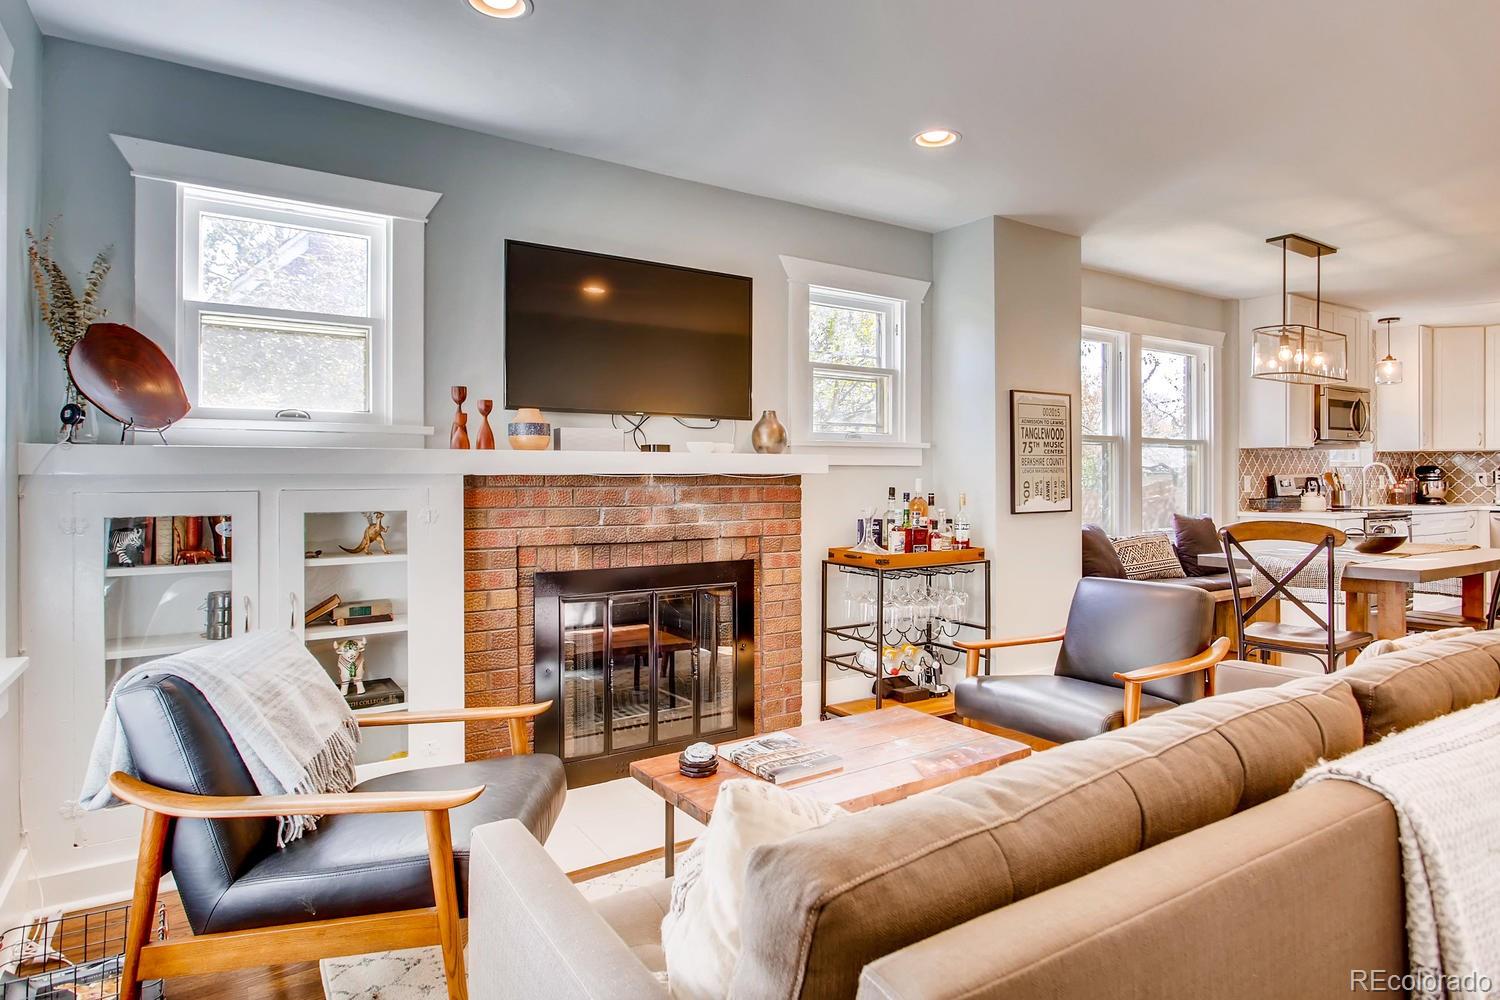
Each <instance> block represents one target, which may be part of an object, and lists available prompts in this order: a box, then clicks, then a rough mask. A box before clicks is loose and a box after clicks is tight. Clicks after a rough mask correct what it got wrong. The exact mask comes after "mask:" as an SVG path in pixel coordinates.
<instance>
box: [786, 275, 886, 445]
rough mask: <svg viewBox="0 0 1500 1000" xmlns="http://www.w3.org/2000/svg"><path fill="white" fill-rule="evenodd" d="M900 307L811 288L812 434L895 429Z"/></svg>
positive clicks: (864, 434) (866, 434)
mask: <svg viewBox="0 0 1500 1000" xmlns="http://www.w3.org/2000/svg"><path fill="white" fill-rule="evenodd" d="M902 305H903V304H902V303H901V302H899V301H897V300H895V299H886V298H881V297H878V296H873V295H859V294H855V293H853V292H843V291H837V290H834V289H828V288H816V287H815V288H812V289H811V290H810V292H809V304H808V342H807V352H808V361H809V362H810V364H811V370H812V429H813V433H815V434H826V435H839V436H842V437H846V438H869V439H880V438H888V437H890V436H892V435H893V434H894V433H895V430H894V422H895V415H894V412H893V411H894V409H895V405H896V400H897V399H899V393H898V383H899V380H900V365H899V361H898V359H899V358H900V346H899V338H900V316H901V311H902Z"/></svg>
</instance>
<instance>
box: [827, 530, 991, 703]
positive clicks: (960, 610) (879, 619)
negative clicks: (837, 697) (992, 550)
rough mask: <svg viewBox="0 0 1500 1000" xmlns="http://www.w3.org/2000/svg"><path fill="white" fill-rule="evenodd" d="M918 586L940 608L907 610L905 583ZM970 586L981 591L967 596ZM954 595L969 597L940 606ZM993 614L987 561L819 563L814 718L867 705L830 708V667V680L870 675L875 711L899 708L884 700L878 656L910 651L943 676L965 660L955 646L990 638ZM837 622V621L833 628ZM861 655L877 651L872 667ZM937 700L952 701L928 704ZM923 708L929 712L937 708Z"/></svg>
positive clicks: (986, 669)
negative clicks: (902, 593)
mask: <svg viewBox="0 0 1500 1000" xmlns="http://www.w3.org/2000/svg"><path fill="white" fill-rule="evenodd" d="M919 581H920V584H919V585H920V586H922V589H923V590H924V591H925V594H926V598H925V599H926V600H932V599H933V595H939V599H938V601H937V606H936V607H929V609H928V612H927V613H921V612H912V611H911V609H910V608H909V607H907V608H903V607H902V606H901V601H900V599H899V595H900V591H901V588H902V586H903V583H905V584H908V585H910V584H917V583H918V582H919ZM974 582H978V583H979V584H980V586H979V587H977V588H973V590H972V592H971V589H970V588H971V585H972V584H973V583H974ZM861 585H863V587H864V591H863V595H862V596H856V595H855V588H857V587H860V586H861ZM960 586H962V589H960ZM838 590H842V593H841V594H840V593H837V591H838ZM871 591H873V593H871ZM954 591H957V592H959V593H963V594H965V595H967V599H966V600H965V601H964V602H963V603H961V604H957V605H956V606H955V604H954V603H952V602H950V603H949V604H948V606H947V607H946V608H944V607H943V606H942V603H943V602H942V600H941V599H940V598H941V596H943V595H947V594H949V593H952V592H954ZM835 603H840V604H841V606H842V608H843V611H844V613H843V614H842V615H838V614H837V612H836V610H835V607H834V604H835ZM990 617H991V612H990V561H989V560H988V559H985V558H978V559H975V560H972V561H969V562H942V563H935V564H933V565H926V566H924V565H900V566H881V565H867V566H856V565H849V564H848V563H846V562H843V561H840V560H837V559H824V560H823V578H822V614H821V618H820V624H821V628H820V633H821V634H820V636H819V638H820V663H819V670H818V717H819V718H820V719H827V718H829V717H830V716H832V715H847V714H850V713H852V712H854V711H863V710H868V709H869V708H870V707H871V700H870V699H860V700H858V701H853V702H839V703H836V704H830V703H829V701H828V681H829V677H830V673H829V671H830V669H832V670H833V676H838V675H841V674H844V673H857V674H863V675H864V676H866V677H869V678H870V680H871V688H872V690H873V695H874V698H873V707H874V708H875V709H876V710H879V709H881V708H883V707H886V706H887V705H894V704H897V702H896V701H894V700H893V699H890V698H887V697H884V695H883V694H882V692H881V690H880V684H879V683H877V682H878V680H879V678H880V677H881V675H882V672H883V669H884V655H883V654H884V653H885V651H886V649H888V648H890V647H901V646H907V645H910V646H913V647H915V648H916V649H917V650H918V651H919V653H920V654H921V655H922V656H925V657H927V658H928V659H929V660H930V661H931V662H932V663H934V664H936V665H938V666H939V667H940V668H942V669H944V670H945V671H946V669H947V668H949V667H953V666H955V665H956V664H959V663H961V662H962V661H963V659H964V656H965V652H964V650H962V649H960V648H959V647H958V646H957V645H955V643H956V642H958V641H960V640H968V641H977V640H980V639H988V638H989V637H990V627H991V623H990ZM835 619H837V620H838V621H839V622H841V623H839V624H835ZM865 651H872V652H873V654H874V656H873V662H874V667H873V668H871V667H869V666H867V665H866V664H865V663H862V662H860V659H859V656H860V653H861V652H865ZM981 655H982V669H983V671H984V673H986V674H988V673H989V671H990V662H989V653H988V652H987V651H986V652H985V653H983V654H981ZM866 659H869V657H866ZM887 676H890V675H887ZM938 700H941V701H942V702H944V703H948V704H951V702H952V696H948V697H947V698H943V699H929V701H934V702H936V701H938ZM907 704H909V705H911V706H912V707H920V706H926V702H923V701H917V702H910V703H907ZM856 706H857V707H856ZM926 707H927V710H929V711H931V710H933V707H936V706H926ZM944 714H948V713H944Z"/></svg>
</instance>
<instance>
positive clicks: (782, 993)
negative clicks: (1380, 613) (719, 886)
mask: <svg viewBox="0 0 1500 1000" xmlns="http://www.w3.org/2000/svg"><path fill="white" fill-rule="evenodd" d="M1497 692H1500V638H1497V637H1495V636H1494V635H1493V634H1491V633H1479V634H1477V635H1473V636H1466V637H1462V638H1458V639H1450V640H1446V641H1444V642H1441V643H1435V644H1432V645H1430V646H1427V647H1424V648H1422V649H1419V650H1411V651H1407V652H1401V653H1392V654H1388V655H1387V656H1384V657H1375V658H1368V659H1366V660H1365V661H1362V662H1361V663H1359V664H1358V665H1356V666H1355V667H1353V668H1350V669H1348V670H1345V671H1342V672H1340V673H1339V674H1336V675H1326V676H1318V677H1309V678H1303V679H1299V680H1296V681H1293V682H1291V683H1287V684H1284V685H1280V686H1276V687H1268V688H1260V689H1254V690H1246V691H1241V692H1237V693H1235V694H1231V695H1223V696H1219V697H1215V698H1211V699H1207V700H1204V701H1200V702H1197V703H1193V704H1190V705H1185V706H1182V707H1181V708H1177V709H1174V710H1172V711H1170V712H1165V713H1162V714H1160V715H1158V716H1154V717H1152V718H1150V719H1147V720H1144V721H1142V722H1140V723H1138V724H1136V725H1133V726H1130V727H1128V728H1126V729H1122V730H1118V731H1116V732H1112V733H1109V734H1106V735H1103V736H1099V737H1095V738H1093V739H1090V740H1087V741H1083V742H1079V743H1073V744H1068V745H1065V746H1062V747H1058V748H1057V749H1054V750H1048V751H1046V752H1045V753H1041V754H1037V755H1035V756H1033V757H1030V758H1028V759H1026V760H1022V761H1018V762H1016V763H1013V764H1007V765H1005V766H1004V767H1001V768H999V769H997V770H995V771H993V772H990V773H988V774H985V775H980V776H977V777H974V778H969V779H965V780H963V781H960V782H956V783H954V784H952V785H949V786H947V787H944V788H941V789H936V790H934V791H932V792H928V793H925V794H923V795H920V796H917V797H915V798H912V799H909V800H906V801H904V802H899V803H896V804H893V805H888V806H882V807H880V808H877V809H872V810H869V811H866V812H863V813H858V814H854V815H852V816H850V817H847V818H845V819H841V820H839V821H837V822H835V823H832V824H830V825H828V826H826V827H823V828H821V829H817V830H813V831H810V832H808V833H804V834H800V835H798V836H796V837H794V838H792V839H791V840H789V841H785V842H783V843H781V844H777V845H774V846H771V847H766V848H761V849H760V850H759V851H757V852H756V853H755V854H754V855H753V856H752V858H751V862H750V867H749V870H748V879H747V899H748V900H750V902H748V903H747V904H746V907H745V909H744V911H743V913H742V940H743V948H744V951H743V954H742V957H741V961H740V964H739V967H738V970H737V973H736V981H735V987H734V996H736V997H740V998H755V1000H759V998H782V997H803V998H825V997H826V998H833V997H851V996H854V995H855V994H856V993H858V994H859V995H860V996H862V997H866V998H898V997H899V998H913V1000H914V998H919V997H921V998H928V997H932V998H948V997H951V998H959V997H964V998H970V997H974V998H977V997H991V996H993V997H1001V996H1006V997H1025V996H1048V997H1072V996H1078V997H1085V996H1088V997H1092V996H1100V995H1126V996H1129V995H1138V996H1147V995H1149V996H1153V997H1155V996H1182V997H1188V996H1195V997H1201V996H1209V995H1212V996H1225V997H1238V996H1245V997H1249V996H1257V997H1264V996H1293V995H1295V996H1325V995H1341V994H1344V993H1347V992H1348V983H1349V980H1348V976H1349V972H1350V970H1351V969H1358V968H1371V969H1377V968H1383V969H1388V970H1391V971H1395V972H1399V971H1400V970H1401V969H1403V967H1404V953H1405V943H1404V942H1405V938H1404V930H1403V909H1402V893H1401V882H1400V866H1399V854H1398V852H1397V847H1396V840H1395V820H1394V814H1393V813H1392V811H1391V810H1390V808H1389V806H1388V805H1386V804H1385V801H1384V800H1383V799H1381V798H1380V797H1379V796H1377V795H1374V794H1373V793H1370V792H1367V791H1365V790H1364V789H1359V788H1353V787H1346V786H1345V785H1343V784H1342V783H1324V784H1322V785H1319V786H1314V787H1311V788H1308V789H1305V790H1302V791H1298V792H1296V793H1294V794H1290V795H1289V794H1286V793H1287V790H1288V789H1289V788H1290V787H1291V785H1292V783H1293V782H1294V781H1295V780H1296V778H1297V777H1298V776H1299V775H1300V774H1301V773H1302V772H1303V771H1304V770H1306V768H1308V767H1309V766H1310V765H1312V764H1313V763H1315V762H1316V761H1317V760H1318V759H1319V758H1326V757H1336V756H1340V755H1342V754H1345V753H1348V752H1349V751H1351V750H1354V749H1356V748H1357V747H1359V746H1362V745H1363V744H1364V743H1365V742H1366V741H1367V740H1369V739H1374V738H1378V737H1379V736H1381V735H1384V734H1385V733H1387V732H1389V731H1391V730H1393V729H1395V728H1405V727H1407V726H1410V725H1415V724H1417V723H1420V722H1422V721H1425V720H1427V719H1431V718H1434V717H1436V716H1438V715H1441V714H1444V713H1446V712H1448V711H1452V710H1454V709H1456V708H1461V707H1465V706H1467V705H1470V704H1474V703H1476V702H1478V701H1483V700H1486V699H1489V698H1493V697H1495V696H1496V694H1497ZM471 865H472V873H473V874H472V876H471V877H472V880H473V881H472V885H471V903H470V910H471V914H472V917H471V921H470V967H471V970H472V972H471V993H472V995H473V996H474V997H475V998H476V1000H485V998H501V997H507V998H508V997H523V996H524V997H542V996H545V997H549V998H560V1000H574V998H578V1000H582V998H590V1000H595V998H597V1000H605V998H615V997H620V998H624V997H665V996H666V992H665V989H664V988H663V987H662V985H661V984H660V983H659V982H658V980H657V979H656V977H655V976H654V974H653V973H654V972H656V971H658V970H660V969H661V968H663V962H662V957H661V948H660V942H659V924H660V920H661V915H662V913H663V912H664V909H665V906H666V904H667V899H668V889H667V884H666V882H665V881H664V882H663V883H661V884H660V885H657V886H654V887H651V888H648V889H639V890H634V891H632V892H629V893H625V894H622V895H620V896H617V897H614V898H611V899H608V900H604V901H602V902H601V903H599V904H596V905H590V904H589V903H588V902H587V901H585V900H584V899H583V897H582V896H580V895H579V894H578V892H577V890H576V889H574V887H573V886H572V885H571V884H570V883H568V881H567V879H566V877H565V876H564V875H563V874H562V873H561V872H560V871H558V870H557V868H556V866H555V865H553V864H552V863H551V861H550V860H549V858H548V856H547V855H546V852H545V851H543V850H542V849H541V848H540V847H539V846H538V845H537V844H536V843H535V842H534V841H532V840H531V838H530V837H529V835H527V834H526V833H525V831H524V829H522V828H521V827H519V825H517V824H511V823H500V824H495V825H494V826H492V827H487V828H483V829H481V830H479V831H476V833H475V837H474V847H473V854H472V859H471Z"/></svg>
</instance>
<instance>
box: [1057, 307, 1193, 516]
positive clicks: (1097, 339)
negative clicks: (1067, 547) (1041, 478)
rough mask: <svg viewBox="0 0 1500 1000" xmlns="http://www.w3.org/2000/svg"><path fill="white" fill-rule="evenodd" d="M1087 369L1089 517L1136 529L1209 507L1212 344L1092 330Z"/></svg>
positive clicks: (1083, 361) (1088, 330)
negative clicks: (1205, 344) (1208, 345)
mask: <svg viewBox="0 0 1500 1000" xmlns="http://www.w3.org/2000/svg"><path fill="white" fill-rule="evenodd" d="M1080 367H1081V374H1082V382H1083V408H1082V409H1083V412H1082V425H1083V426H1082V430H1083V468H1082V477H1081V481H1080V484H1079V493H1080V497H1081V499H1082V504H1083V519H1084V521H1085V522H1091V523H1096V524H1099V525H1101V526H1103V528H1104V529H1105V530H1106V531H1108V532H1109V533H1110V534H1112V535H1126V534H1131V533H1134V532H1137V531H1151V530H1157V529H1164V528H1169V527H1171V524H1172V515H1173V514H1174V513H1175V514H1203V513H1207V512H1209V510H1210V507H1211V504H1212V472H1211V464H1212V463H1211V459H1210V443H1211V441H1212V428H1213V413H1214V407H1213V388H1212V387H1213V351H1212V349H1211V348H1209V347H1207V346H1204V345H1201V344H1197V343H1191V342H1187V341H1177V340H1169V339H1165V338H1158V337H1148V336H1142V335H1139V334H1131V333H1122V332H1116V331H1111V330H1103V329H1098V328H1093V327H1085V328H1084V330H1083V341H1082V346H1081V350H1080Z"/></svg>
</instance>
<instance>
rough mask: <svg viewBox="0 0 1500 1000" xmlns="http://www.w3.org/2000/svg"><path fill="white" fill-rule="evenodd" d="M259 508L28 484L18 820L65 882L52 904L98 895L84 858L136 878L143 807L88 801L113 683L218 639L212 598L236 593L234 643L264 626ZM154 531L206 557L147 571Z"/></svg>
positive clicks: (221, 497)
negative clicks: (95, 806)
mask: <svg viewBox="0 0 1500 1000" xmlns="http://www.w3.org/2000/svg"><path fill="white" fill-rule="evenodd" d="M257 501H258V496H257V494H256V493H255V492H254V491H249V490H234V491H222V492H218V491H204V492H196V491H194V492H187V491H184V492H124V491H99V492H94V491H90V490H83V489H76V488H41V487H39V486H38V485H37V484H35V483H32V484H28V486H27V488H26V489H25V490H24V491H23V497H22V502H21V516H22V525H23V537H24V538H25V539H26V545H25V546H24V547H23V552H24V555H23V561H22V585H23V587H24V590H25V594H24V597H23V611H24V613H23V615H22V622H21V641H22V646H23V649H24V650H25V652H26V655H28V656H29V657H31V659H32V662H33V663H34V664H35V665H37V666H38V667H40V668H41V669H35V670H32V671H31V672H30V673H29V674H28V676H27V678H26V685H25V699H26V701H25V706H26V707H25V714H24V717H23V722H22V726H23V738H24V743H25V746H26V747H27V749H28V753H27V755H26V760H27V767H26V774H25V775H24V780H22V782H21V789H22V819H23V822H24V823H25V827H26V829H27V830H28V832H29V833H30V835H31V838H30V839H31V848H32V850H33V851H34V852H35V865H36V870H38V871H40V872H49V873H65V874H64V875H62V876H60V877H59V878H60V881H54V882H53V884H52V887H51V888H52V893H50V895H51V896H52V897H53V898H73V899H77V898H83V897H86V896H91V895H94V894H96V893H97V892H99V891H100V889H98V888H97V887H95V886H93V884H92V881H91V880H92V879H93V878H95V877H97V876H98V872H97V869H90V868H89V867H87V866H86V864H85V859H87V864H90V865H92V864H97V863H98V862H99V859H101V858H102V859H107V860H108V861H109V862H110V863H112V864H113V865H114V866H116V867H117V868H119V869H121V870H122V872H123V874H126V875H128V866H129V864H130V862H131V859H133V858H134V855H135V850H136V845H137V844H138V842H139V839H140V832H141V813H140V811H139V810H138V809H136V808H135V807H133V806H125V805H119V806H115V807H113V808H109V809H104V810H99V811H93V812H84V811H83V810H82V809H81V808H80V807H79V805H78V794H79V791H80V789H81V788H82V785H83V778H84V773H85V770H86V769H87V765H88V760H89V752H90V750H91V749H92V746H93V742H94V734H95V732H96V731H97V729H98V727H99V720H100V717H101V716H102V714H103V711H104V706H105V702H106V700H107V699H108V697H109V694H110V691H111V690H112V689H113V687H114V685H115V683H116V682H117V681H118V680H119V679H120V677H121V675H122V674H124V673H125V672H126V671H127V670H129V669H131V668H133V667H136V666H139V665H140V664H142V663H146V662H149V661H150V660H153V659H157V658H159V657H162V656H166V655H169V654H171V653H175V652H181V651H182V650H185V649H190V648H192V647H194V646H200V645H203V644H205V643H207V642H209V641H210V640H209V639H208V638H206V635H205V630H206V605H207V600H208V595H210V594H211V593H214V592H223V591H228V592H229V593H230V596H231V600H230V607H231V615H232V616H231V619H230V623H229V624H230V627H231V630H232V633H233V634H239V633H241V632H243V631H245V630H247V629H250V628H254V627H256V626H257V624H258V621H259V589H258V588H259V578H258V572H259V569H258V567H259V563H258V546H259V542H258V535H257ZM210 518H211V519H213V520H212V522H210V520H209V519H210ZM148 521H149V522H150V523H151V527H150V528H149V529H148V528H147V522H148ZM190 522H196V527H194V528H191V529H190V528H189V523H190ZM158 524H160V525H162V526H163V527H164V528H165V530H167V531H172V532H174V533H175V534H176V535H177V537H178V538H179V539H180V540H185V539H186V537H193V538H195V539H196V543H197V544H195V545H193V546H191V550H192V551H193V552H195V553H198V554H195V555H193V556H191V557H189V558H192V559H194V560H202V561H194V562H190V563H185V564H181V565H178V564H175V563H174V562H168V561H164V562H161V563H158V562H156V561H155V559H154V557H153V560H152V561H151V562H150V563H147V562H146V561H145V559H144V557H143V556H142V555H140V554H138V553H137V552H136V548H135V543H134V541H133V540H132V538H131V536H133V535H135V533H136V532H139V533H140V542H141V543H144V542H145V541H147V539H146V537H145V536H146V534H147V532H148V530H149V532H150V533H151V534H152V535H153V536H154V534H155V533H156V531H157V530H158V529H157V525H158ZM216 529H217V530H216ZM215 538H217V539H218V544H217V546H216V544H215ZM127 540H130V541H131V544H130V545H129V547H128V548H127V547H126V546H125V545H124V544H123V542H124V541H127ZM150 541H152V542H153V543H154V541H155V539H154V537H153V538H151V539H150ZM226 543H227V544H226ZM181 547H182V548H185V549H186V548H189V546H187V545H183V546H181ZM216 549H217V552H216ZM122 552H124V553H128V554H126V555H123V556H122V554H121V553H122ZM216 555H217V558H216ZM32 751H38V752H32ZM75 880H76V884H75ZM70 891H72V892H74V893H76V894H75V895H71V896H68V895H66V894H67V893H68V892H70Z"/></svg>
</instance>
